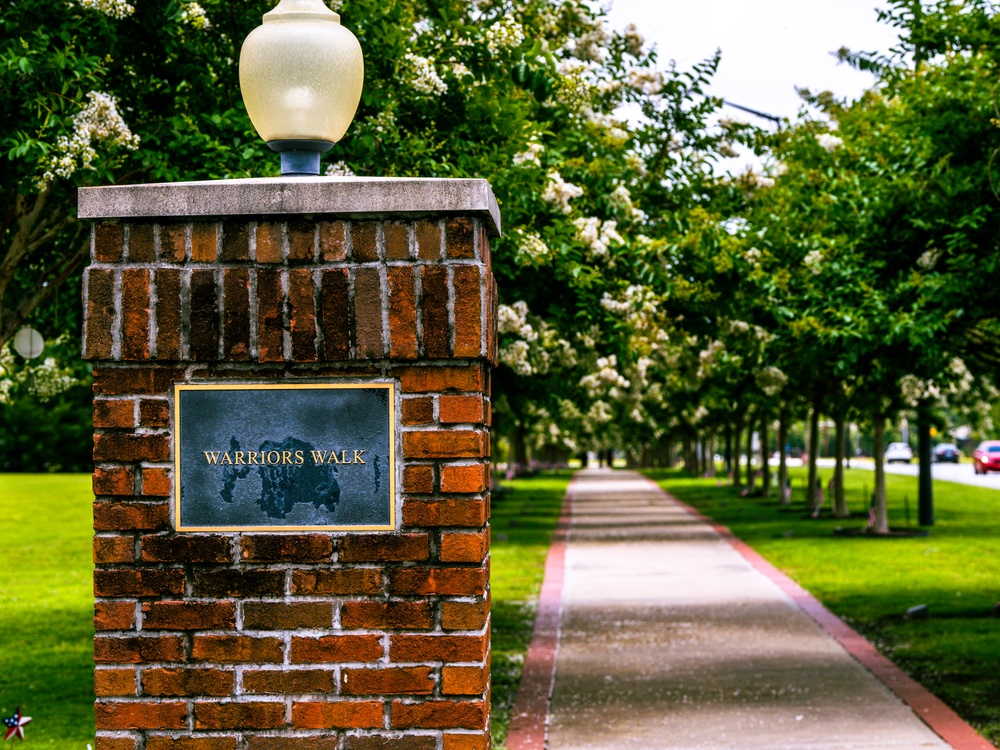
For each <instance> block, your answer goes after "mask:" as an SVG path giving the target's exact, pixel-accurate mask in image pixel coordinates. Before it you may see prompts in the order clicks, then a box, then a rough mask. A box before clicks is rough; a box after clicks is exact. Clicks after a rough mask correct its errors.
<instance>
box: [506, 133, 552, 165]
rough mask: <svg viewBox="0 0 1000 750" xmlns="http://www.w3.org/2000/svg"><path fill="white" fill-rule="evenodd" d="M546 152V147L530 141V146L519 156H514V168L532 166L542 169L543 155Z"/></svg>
mask: <svg viewBox="0 0 1000 750" xmlns="http://www.w3.org/2000/svg"><path fill="white" fill-rule="evenodd" d="M544 151H545V147H544V146H543V145H542V144H541V143H539V142H538V141H536V140H534V139H532V140H530V141H528V146H527V148H525V150H524V151H522V152H521V153H519V154H514V166H515V167H523V166H532V167H540V166H542V162H541V158H540V157H541V155H542V153H543V152H544Z"/></svg>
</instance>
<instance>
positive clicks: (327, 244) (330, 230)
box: [319, 221, 347, 263]
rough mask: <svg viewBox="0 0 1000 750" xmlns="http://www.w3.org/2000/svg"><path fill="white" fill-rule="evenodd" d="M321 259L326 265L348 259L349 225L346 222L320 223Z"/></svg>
mask: <svg viewBox="0 0 1000 750" xmlns="http://www.w3.org/2000/svg"><path fill="white" fill-rule="evenodd" d="M319 257H320V260H322V261H323V262H326V263H330V262H337V261H342V260H346V259H347V225H346V224H345V223H344V222H342V221H322V222H320V225H319Z"/></svg>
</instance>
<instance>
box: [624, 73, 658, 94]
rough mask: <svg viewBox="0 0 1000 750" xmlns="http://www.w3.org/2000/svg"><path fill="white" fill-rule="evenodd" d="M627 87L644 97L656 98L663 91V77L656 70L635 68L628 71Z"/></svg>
mask: <svg viewBox="0 0 1000 750" xmlns="http://www.w3.org/2000/svg"><path fill="white" fill-rule="evenodd" d="M628 87H629V88H630V89H632V90H633V91H638V92H639V93H640V94H645V95H646V96H656V95H657V94H659V93H660V92H661V91H663V75H662V74H661V73H660V72H659V71H656V70H650V69H646V68H635V69H633V70H630V71H629V74H628Z"/></svg>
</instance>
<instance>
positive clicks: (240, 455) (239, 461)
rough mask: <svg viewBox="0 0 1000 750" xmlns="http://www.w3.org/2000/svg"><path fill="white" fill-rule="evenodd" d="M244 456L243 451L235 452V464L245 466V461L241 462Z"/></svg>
mask: <svg viewBox="0 0 1000 750" xmlns="http://www.w3.org/2000/svg"><path fill="white" fill-rule="evenodd" d="M245 455H246V452H245V451H236V463H238V464H245V463H246V461H244V460H243V457H244V456H245Z"/></svg>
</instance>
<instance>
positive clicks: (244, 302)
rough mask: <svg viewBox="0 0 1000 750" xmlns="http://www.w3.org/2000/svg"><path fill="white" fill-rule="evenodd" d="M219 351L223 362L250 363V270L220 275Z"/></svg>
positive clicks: (232, 269) (226, 270) (227, 272)
mask: <svg viewBox="0 0 1000 750" xmlns="http://www.w3.org/2000/svg"><path fill="white" fill-rule="evenodd" d="M222 351H223V352H224V353H225V358H226V359H227V360H232V361H234V362H247V361H249V360H250V271H249V270H248V269H246V268H226V269H224V270H223V272H222Z"/></svg>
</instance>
